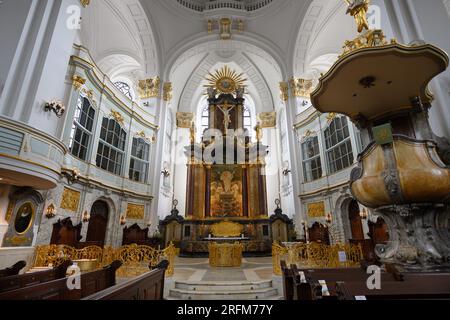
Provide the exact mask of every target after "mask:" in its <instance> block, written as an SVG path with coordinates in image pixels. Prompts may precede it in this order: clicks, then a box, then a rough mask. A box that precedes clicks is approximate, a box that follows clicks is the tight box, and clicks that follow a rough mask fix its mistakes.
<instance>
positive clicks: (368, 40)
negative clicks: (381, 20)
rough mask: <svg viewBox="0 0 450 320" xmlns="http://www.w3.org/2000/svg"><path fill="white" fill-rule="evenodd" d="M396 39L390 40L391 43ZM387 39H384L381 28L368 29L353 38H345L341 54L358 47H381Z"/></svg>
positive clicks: (385, 43) (386, 43)
mask: <svg viewBox="0 0 450 320" xmlns="http://www.w3.org/2000/svg"><path fill="white" fill-rule="evenodd" d="M396 43H397V41H396V40H395V39H392V40H391V44H396ZM388 44H389V43H388V41H387V40H386V37H385V35H384V33H383V31H382V30H368V31H366V32H365V33H363V34H361V35H359V36H358V37H357V38H356V39H354V40H351V41H349V40H347V41H345V44H344V47H343V49H344V52H343V53H342V55H341V56H340V57H342V56H344V55H346V54H348V53H350V52H353V51H355V50H358V49H362V48H370V47H381V46H385V45H388Z"/></svg>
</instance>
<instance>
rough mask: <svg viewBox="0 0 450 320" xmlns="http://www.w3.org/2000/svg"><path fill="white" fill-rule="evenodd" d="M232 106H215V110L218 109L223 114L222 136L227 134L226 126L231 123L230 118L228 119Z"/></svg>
mask: <svg viewBox="0 0 450 320" xmlns="http://www.w3.org/2000/svg"><path fill="white" fill-rule="evenodd" d="M234 107H235V106H234V105H228V104H225V105H223V106H217V108H219V110H220V111H222V113H223V130H224V132H223V134H224V135H225V136H226V135H227V133H228V126H229V125H230V123H231V117H230V112H231V110H233V109H234Z"/></svg>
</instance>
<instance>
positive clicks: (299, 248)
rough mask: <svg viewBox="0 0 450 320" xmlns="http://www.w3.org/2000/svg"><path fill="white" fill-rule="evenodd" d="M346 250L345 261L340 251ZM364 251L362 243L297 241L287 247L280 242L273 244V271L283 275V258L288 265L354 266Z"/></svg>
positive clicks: (318, 266) (316, 266)
mask: <svg viewBox="0 0 450 320" xmlns="http://www.w3.org/2000/svg"><path fill="white" fill-rule="evenodd" d="M342 252H345V261H343V260H344V259H340V253H342ZM362 258H363V252H362V248H361V245H360V244H357V245H354V244H335V245H325V244H320V243H315V242H313V243H308V244H306V243H295V244H293V245H292V246H289V247H286V246H283V245H281V244H278V243H274V244H273V245H272V263H273V273H274V274H276V275H279V276H280V275H281V274H282V273H281V266H280V262H281V260H285V261H286V264H287V265H291V264H296V265H297V266H299V267H303V268H304V267H307V268H316V269H325V268H352V267H358V266H360V262H361V260H362Z"/></svg>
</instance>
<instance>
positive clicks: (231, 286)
mask: <svg viewBox="0 0 450 320" xmlns="http://www.w3.org/2000/svg"><path fill="white" fill-rule="evenodd" d="M271 287H272V281H271V280H267V281H252V282H248V281H246V282H205V281H202V282H189V281H176V282H175V289H181V290H187V291H252V290H259V289H268V288H271Z"/></svg>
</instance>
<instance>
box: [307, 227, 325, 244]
mask: <svg viewBox="0 0 450 320" xmlns="http://www.w3.org/2000/svg"><path fill="white" fill-rule="evenodd" d="M308 233H309V241H311V242H319V243H323V244H326V245H329V244H330V234H329V232H328V227H326V226H324V225H322V224H320V223H318V222H315V223H314V224H313V225H312V227H311V228H309V229H308Z"/></svg>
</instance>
